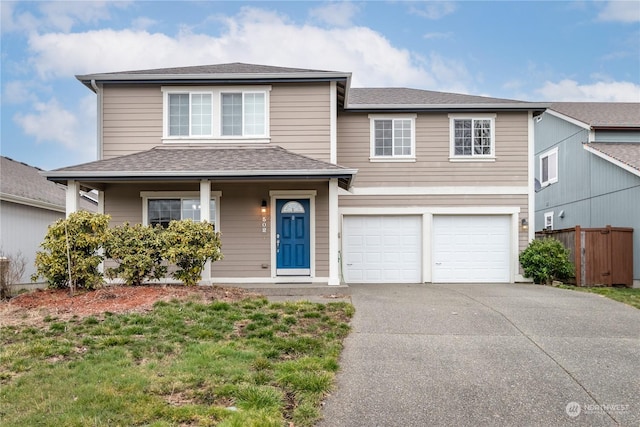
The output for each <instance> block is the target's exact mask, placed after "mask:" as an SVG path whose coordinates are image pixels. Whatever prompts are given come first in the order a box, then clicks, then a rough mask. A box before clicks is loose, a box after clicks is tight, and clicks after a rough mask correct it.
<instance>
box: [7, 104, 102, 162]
mask: <svg viewBox="0 0 640 427" xmlns="http://www.w3.org/2000/svg"><path fill="white" fill-rule="evenodd" d="M95 117H96V101H95V95H94V94H91V95H87V96H85V97H83V98H82V99H80V101H79V102H78V105H77V108H76V110H75V111H69V110H68V109H65V107H64V106H63V105H61V104H60V102H58V100H57V99H55V98H52V99H50V100H49V101H47V102H36V103H35V104H34V105H33V112H31V113H28V114H23V113H17V114H15V115H14V116H13V120H14V122H15V123H17V124H18V125H19V126H20V127H21V128H22V130H23V132H24V133H25V134H26V135H29V136H32V137H34V138H35V139H36V141H37V142H38V143H55V144H61V145H62V146H63V147H65V148H67V149H70V150H73V151H74V152H77V153H79V154H81V157H83V158H85V159H91V158H93V157H95V147H96V145H95V144H96V135H95Z"/></svg>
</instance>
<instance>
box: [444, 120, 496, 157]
mask: <svg viewBox="0 0 640 427" xmlns="http://www.w3.org/2000/svg"><path fill="white" fill-rule="evenodd" d="M449 126H450V129H449V134H450V135H449V140H450V154H449V155H450V158H451V159H452V160H455V159H471V160H481V159H494V158H495V114H493V115H487V116H466V115H458V114H450V115H449Z"/></svg>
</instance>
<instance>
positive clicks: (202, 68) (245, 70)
mask: <svg viewBox="0 0 640 427" xmlns="http://www.w3.org/2000/svg"><path fill="white" fill-rule="evenodd" d="M332 72H333V71H325V70H310V69H305V68H289V67H274V66H270V65H257V64H245V63H242V62H233V63H229V64H213V65H195V66H190V67H174V68H155V69H150V70H134V71H120V72H115V73H104V74H105V75H108V74H161V75H162V74H189V75H195V74H283V73H285V74H286V73H296V74H297V73H332Z"/></svg>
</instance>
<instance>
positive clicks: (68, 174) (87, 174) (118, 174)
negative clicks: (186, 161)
mask: <svg viewBox="0 0 640 427" xmlns="http://www.w3.org/2000/svg"><path fill="white" fill-rule="evenodd" d="M357 172H358V170H357V169H300V170H297V169H296V170H248V171H238V170H228V171H226V170H222V171H215V170H206V171H187V172H185V171H167V170H162V171H142V172H129V171H58V172H56V171H47V172H44V173H42V175H44V176H45V177H47V178H52V177H53V178H79V179H82V178H144V177H154V178H155V177H158V176H163V177H167V178H172V177H185V178H189V177H218V176H219V177H224V178H227V177H245V176H246V177H253V176H300V175H310V176H323V175H355V174H356V173H357Z"/></svg>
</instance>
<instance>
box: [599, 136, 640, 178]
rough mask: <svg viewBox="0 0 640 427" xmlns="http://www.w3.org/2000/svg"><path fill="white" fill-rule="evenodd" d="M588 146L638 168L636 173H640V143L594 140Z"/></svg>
mask: <svg viewBox="0 0 640 427" xmlns="http://www.w3.org/2000/svg"><path fill="white" fill-rule="evenodd" d="M588 146H589V147H590V148H593V149H594V150H598V151H599V152H601V153H603V154H606V155H607V156H609V157H611V158H612V159H615V160H617V161H619V162H621V163H624V164H625V165H627V166H629V167H631V168H633V169H635V170H637V171H638V173H637V174H636V175H640V143H608V142H607V143H605V142H594V143H592V144H588Z"/></svg>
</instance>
